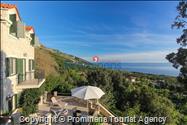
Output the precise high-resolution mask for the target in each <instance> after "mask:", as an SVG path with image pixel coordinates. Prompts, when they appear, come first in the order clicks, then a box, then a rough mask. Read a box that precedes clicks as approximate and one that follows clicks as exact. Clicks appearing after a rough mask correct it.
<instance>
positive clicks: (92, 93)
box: [71, 86, 105, 100]
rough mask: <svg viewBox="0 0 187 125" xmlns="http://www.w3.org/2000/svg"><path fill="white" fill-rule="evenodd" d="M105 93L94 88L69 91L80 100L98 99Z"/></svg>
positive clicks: (87, 87)
mask: <svg viewBox="0 0 187 125" xmlns="http://www.w3.org/2000/svg"><path fill="white" fill-rule="evenodd" d="M104 94H105V93H104V92H103V91H102V90H101V89H100V88H98V87H95V86H82V87H78V88H75V89H72V90H71V95H72V96H74V97H77V98H80V99H84V100H89V99H100V98H101V97H102V96H103V95H104Z"/></svg>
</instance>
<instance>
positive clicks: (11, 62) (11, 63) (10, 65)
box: [9, 58, 13, 75]
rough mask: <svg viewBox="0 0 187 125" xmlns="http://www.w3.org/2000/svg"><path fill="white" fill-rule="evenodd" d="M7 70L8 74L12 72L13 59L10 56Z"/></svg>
mask: <svg viewBox="0 0 187 125" xmlns="http://www.w3.org/2000/svg"><path fill="white" fill-rule="evenodd" d="M9 67H10V68H9V70H10V71H9V72H10V75H12V73H13V59H12V58H10V64H9Z"/></svg>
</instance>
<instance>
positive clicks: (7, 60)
mask: <svg viewBox="0 0 187 125" xmlns="http://www.w3.org/2000/svg"><path fill="white" fill-rule="evenodd" d="M9 66H10V59H9V58H6V77H8V76H9V75H10V70H9V69H10V67H9Z"/></svg>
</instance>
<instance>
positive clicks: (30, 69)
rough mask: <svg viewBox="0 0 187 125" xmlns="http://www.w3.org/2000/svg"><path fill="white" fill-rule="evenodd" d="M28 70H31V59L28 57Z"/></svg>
mask: <svg viewBox="0 0 187 125" xmlns="http://www.w3.org/2000/svg"><path fill="white" fill-rule="evenodd" d="M29 71H31V60H30V59H29Z"/></svg>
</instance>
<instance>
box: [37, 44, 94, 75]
mask: <svg viewBox="0 0 187 125" xmlns="http://www.w3.org/2000/svg"><path fill="white" fill-rule="evenodd" d="M35 60H36V68H39V69H42V70H45V73H46V75H49V74H58V73H59V72H58V68H59V64H62V65H63V64H64V63H71V64H76V65H91V64H92V63H90V62H88V61H86V60H84V59H81V58H79V57H76V56H73V55H70V54H66V53H63V52H61V51H59V50H56V49H50V48H46V47H44V46H41V47H37V48H35Z"/></svg>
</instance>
